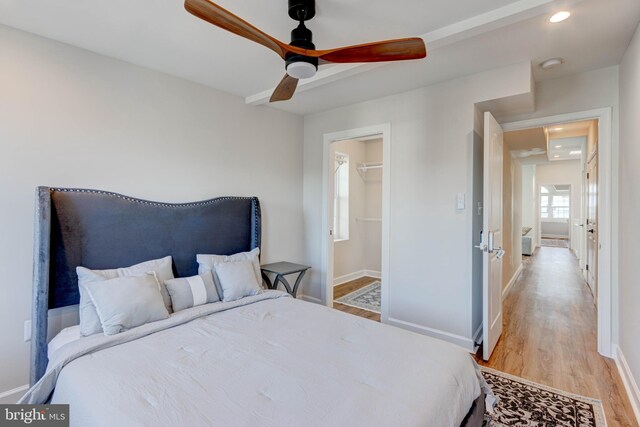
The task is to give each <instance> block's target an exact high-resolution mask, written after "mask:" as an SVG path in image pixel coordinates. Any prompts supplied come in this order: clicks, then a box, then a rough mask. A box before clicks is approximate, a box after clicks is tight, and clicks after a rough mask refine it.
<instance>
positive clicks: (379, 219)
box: [356, 218, 382, 222]
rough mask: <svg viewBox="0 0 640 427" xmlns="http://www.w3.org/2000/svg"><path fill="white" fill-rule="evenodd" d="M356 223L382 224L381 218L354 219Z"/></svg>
mask: <svg viewBox="0 0 640 427" xmlns="http://www.w3.org/2000/svg"><path fill="white" fill-rule="evenodd" d="M356 221H366V222H382V218H356Z"/></svg>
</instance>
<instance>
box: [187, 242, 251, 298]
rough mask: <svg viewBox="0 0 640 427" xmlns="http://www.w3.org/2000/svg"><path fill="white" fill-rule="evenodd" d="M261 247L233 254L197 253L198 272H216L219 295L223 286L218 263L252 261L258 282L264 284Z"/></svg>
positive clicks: (215, 278)
mask: <svg viewBox="0 0 640 427" xmlns="http://www.w3.org/2000/svg"><path fill="white" fill-rule="evenodd" d="M259 256H260V249H259V248H255V249H253V250H251V251H249V252H239V253H237V254H233V255H202V254H199V255H196V260H197V261H198V274H204V273H206V272H208V271H211V272H213V273H214V275H213V280H214V282H215V284H216V287H217V288H218V295H222V287H221V286H220V282H219V280H218V277H217V276H216V274H215V270H216V265H218V264H222V263H225V262H238V261H251V263H252V266H253V272H254V274H255V276H256V280H257V281H258V283H260V284H262V275H261V274H260V258H259Z"/></svg>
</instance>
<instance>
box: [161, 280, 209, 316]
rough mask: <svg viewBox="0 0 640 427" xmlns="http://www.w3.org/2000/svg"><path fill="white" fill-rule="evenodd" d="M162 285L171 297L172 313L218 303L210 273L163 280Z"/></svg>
mask: <svg viewBox="0 0 640 427" xmlns="http://www.w3.org/2000/svg"><path fill="white" fill-rule="evenodd" d="M164 284H165V286H166V287H167V291H168V292H169V296H171V304H172V305H173V311H180V310H184V309H187V308H191V307H195V306H197V305H202V304H208V303H211V302H218V301H220V296H219V295H218V291H217V290H216V285H215V283H214V282H213V275H212V273H211V272H210V271H208V272H206V273H203V274H199V275H197V276H192V277H181V278H179V279H171V280H165V282H164Z"/></svg>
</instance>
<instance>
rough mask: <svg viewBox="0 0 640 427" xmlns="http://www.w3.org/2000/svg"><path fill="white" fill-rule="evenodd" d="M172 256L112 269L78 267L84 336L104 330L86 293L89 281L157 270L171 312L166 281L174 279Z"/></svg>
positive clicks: (82, 332)
mask: <svg viewBox="0 0 640 427" xmlns="http://www.w3.org/2000/svg"><path fill="white" fill-rule="evenodd" d="M172 261H173V260H172V258H171V257H170V256H167V257H164V258H160V259H154V260H151V261H145V262H142V263H140V264H136V265H132V266H131V267H126V268H114V269H111V270H89V269H88V268H85V267H78V268H76V273H78V287H79V290H80V334H81V335H82V336H83V337H86V336H89V335H93V334H97V333H99V332H102V326H100V318H99V317H98V313H96V308H95V306H94V305H93V302H92V301H91V298H89V296H88V295H87V293H86V290H85V288H86V285H87V283H89V282H94V281H104V280H108V279H115V278H116V277H129V276H141V275H143V274H145V273H148V272H150V271H155V272H156V274H157V277H158V281H159V282H160V284H162V286H160V292H161V294H162V299H163V301H164V304H165V307H166V308H167V311H168V312H169V313H171V297H170V296H169V293H168V292H167V289H166V288H165V287H164V281H165V280H169V279H173V270H172Z"/></svg>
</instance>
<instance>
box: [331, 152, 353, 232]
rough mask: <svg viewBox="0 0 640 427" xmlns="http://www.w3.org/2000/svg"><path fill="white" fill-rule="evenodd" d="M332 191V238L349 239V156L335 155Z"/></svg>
mask: <svg viewBox="0 0 640 427" xmlns="http://www.w3.org/2000/svg"><path fill="white" fill-rule="evenodd" d="M334 181H335V190H334V193H333V240H334V241H340V240H349V156H348V155H346V154H342V153H336V155H335V180H334Z"/></svg>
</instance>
